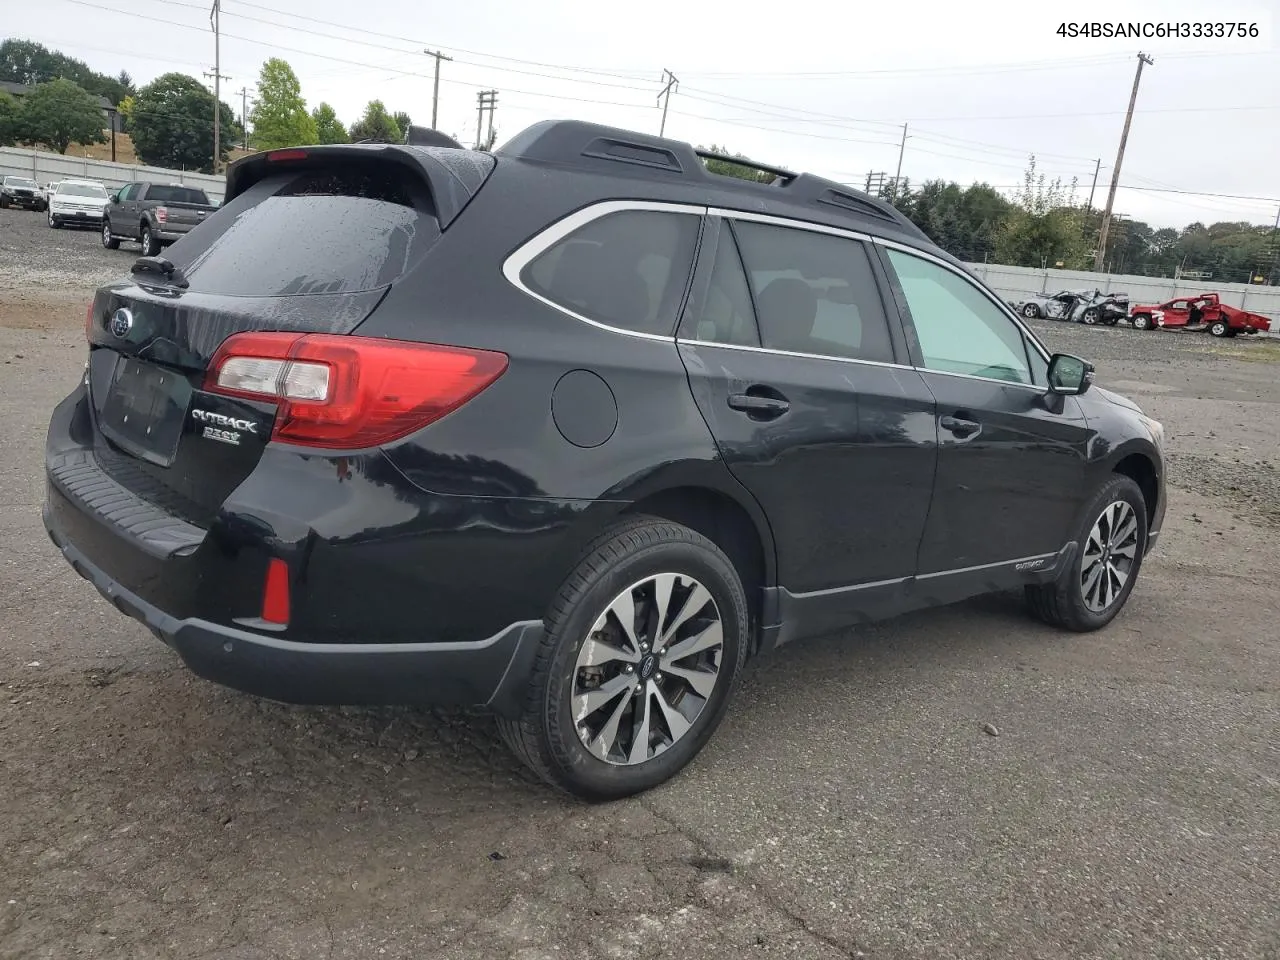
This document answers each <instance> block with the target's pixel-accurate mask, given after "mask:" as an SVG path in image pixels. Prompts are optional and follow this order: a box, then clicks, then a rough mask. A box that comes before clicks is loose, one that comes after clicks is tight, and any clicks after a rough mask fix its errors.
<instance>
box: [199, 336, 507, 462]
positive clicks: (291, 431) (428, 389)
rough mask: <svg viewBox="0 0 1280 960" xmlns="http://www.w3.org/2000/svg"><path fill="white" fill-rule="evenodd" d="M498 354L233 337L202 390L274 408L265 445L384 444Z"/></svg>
mask: <svg viewBox="0 0 1280 960" xmlns="http://www.w3.org/2000/svg"><path fill="white" fill-rule="evenodd" d="M506 369H507V355H506V354H504V353H497V352H494V351H490V350H472V349H467V348H463V347H445V346H439V345H437V344H431V343H409V342H406V341H403V340H379V339H373V338H371V337H351V336H333V335H330V334H299V333H238V334H235V335H234V336H231V337H228V338H227V339H226V340H225V341H224V342H223V344H222V346H220V347H219V348H218V352H217V353H215V354H214V356H213V360H212V361H210V363H209V372H208V373H207V374H206V375H205V383H204V389H205V390H207V391H209V392H211V393H222V394H227V395H230V396H236V397H244V398H246V399H250V400H268V401H272V402H274V403H277V404H279V406H278V408H277V410H276V420H275V425H274V427H273V428H272V431H271V439H272V440H279V441H282V442H285V443H297V444H301V445H303V446H308V447H323V448H326V449H331V450H358V449H362V448H365V447H376V446H380V445H382V444H384V443H390V442H391V441H393V440H398V439H400V438H401V437H404V436H407V435H408V434H410V433H413V432H414V431H415V430H419V429H421V428H422V427H425V426H426V425H427V424H429V423H431V422H433V421H435V420H439V419H440V418H441V417H443V416H444V415H445V414H447V413H450V412H452V411H453V410H456V409H457V408H458V407H460V406H462V405H463V404H464V403H466V402H467V401H468V400H470V399H471V398H472V397H474V396H475V395H476V394H478V393H479V392H480V391H481V390H483V389H485V388H486V387H488V386H489V385H490V384H491V383H493V382H494V381H495V380H497V379H498V377H500V376H502V374H503V372H505V371H506Z"/></svg>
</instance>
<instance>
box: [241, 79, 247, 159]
mask: <svg viewBox="0 0 1280 960" xmlns="http://www.w3.org/2000/svg"><path fill="white" fill-rule="evenodd" d="M239 93H240V126H241V128H242V130H243V133H244V142H243V143H242V144H241V149H243V150H246V151H247V150H248V149H249V87H248V85H245V86H243V87H241V88H240V90H239Z"/></svg>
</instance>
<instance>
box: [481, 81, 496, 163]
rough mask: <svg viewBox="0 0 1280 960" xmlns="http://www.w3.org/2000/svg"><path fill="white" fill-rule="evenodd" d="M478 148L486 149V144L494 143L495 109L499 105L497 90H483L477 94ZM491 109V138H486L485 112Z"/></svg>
mask: <svg viewBox="0 0 1280 960" xmlns="http://www.w3.org/2000/svg"><path fill="white" fill-rule="evenodd" d="M476 100H477V106H476V149H477V150H483V149H485V144H486V143H488V144H489V145H490V146H492V143H493V111H494V108H495V107H497V105H498V91H497V90H481V91H480V92H479V93H477V94H476ZM486 110H488V111H489V139H488V141H486V140H484V139H483V137H484V113H485V111H486Z"/></svg>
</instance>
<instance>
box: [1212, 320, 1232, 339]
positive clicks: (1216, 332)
mask: <svg viewBox="0 0 1280 960" xmlns="http://www.w3.org/2000/svg"><path fill="white" fill-rule="evenodd" d="M1230 332H1231V328H1230V327H1228V326H1227V321H1225V320H1215V321H1214V322H1213V323H1211V324H1210V325H1209V335H1210V336H1213V337H1225V336H1227V334H1229V333H1230Z"/></svg>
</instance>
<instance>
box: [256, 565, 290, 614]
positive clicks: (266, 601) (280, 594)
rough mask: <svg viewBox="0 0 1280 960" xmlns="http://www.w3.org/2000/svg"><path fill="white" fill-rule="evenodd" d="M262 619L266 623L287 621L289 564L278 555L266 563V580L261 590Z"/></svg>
mask: <svg viewBox="0 0 1280 960" xmlns="http://www.w3.org/2000/svg"><path fill="white" fill-rule="evenodd" d="M262 619H263V620H265V621H267V623H288V622H289V565H288V564H286V563H285V562H284V561H283V560H281V559H280V558H279V557H272V558H271V560H270V562H268V563H267V581H266V584H265V586H264V587H263V590H262Z"/></svg>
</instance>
